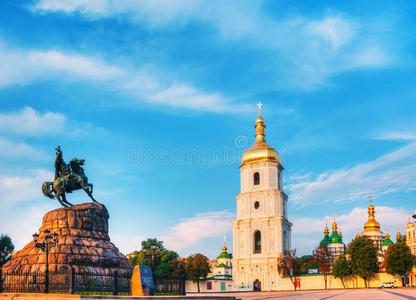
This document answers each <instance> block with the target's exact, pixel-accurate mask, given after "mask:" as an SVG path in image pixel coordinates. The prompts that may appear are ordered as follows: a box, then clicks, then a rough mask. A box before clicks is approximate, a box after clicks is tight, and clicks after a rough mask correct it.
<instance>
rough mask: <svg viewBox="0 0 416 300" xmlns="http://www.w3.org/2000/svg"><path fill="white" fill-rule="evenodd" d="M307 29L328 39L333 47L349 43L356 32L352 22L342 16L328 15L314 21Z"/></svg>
mask: <svg viewBox="0 0 416 300" xmlns="http://www.w3.org/2000/svg"><path fill="white" fill-rule="evenodd" d="M307 29H308V30H310V32H311V33H312V34H313V35H317V36H319V37H321V38H322V39H324V40H326V41H328V42H329V43H330V44H331V45H332V47H333V48H339V47H341V46H342V45H344V44H346V43H348V42H349V41H350V40H351V39H352V38H353V37H354V35H355V34H356V29H355V28H354V25H353V24H352V22H348V21H347V20H345V19H344V18H342V17H327V18H325V19H323V20H320V21H312V22H310V23H309V24H308V26H307Z"/></svg>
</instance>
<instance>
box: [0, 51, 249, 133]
mask: <svg viewBox="0 0 416 300" xmlns="http://www.w3.org/2000/svg"><path fill="white" fill-rule="evenodd" d="M0 65H1V66H2V70H1V71H0V87H2V86H3V87H4V86H9V85H14V84H29V83H31V82H34V81H38V80H51V79H53V80H55V79H57V78H58V79H59V80H63V81H68V80H70V81H88V82H90V84H101V85H100V88H105V89H107V90H109V91H112V92H116V93H121V94H123V95H126V96H128V97H127V98H128V99H126V101H125V102H124V104H125V105H127V106H133V107H134V106H138V104H137V103H138V102H141V101H144V102H148V103H150V104H159V105H161V104H163V105H167V106H170V107H180V108H188V109H194V110H203V111H212V112H225V111H230V112H241V110H242V109H244V106H243V105H233V104H232V103H230V101H229V100H228V99H225V98H224V97H223V96H222V95H221V94H218V93H206V92H204V91H201V90H199V89H197V88H196V87H194V86H192V85H190V84H188V83H186V82H180V81H178V80H177V79H175V76H176V75H169V74H166V73H163V72H159V71H156V70H155V69H154V68H151V67H146V68H144V67H143V68H139V69H135V70H131V69H127V68H123V67H119V66H115V65H111V64H108V63H105V62H103V61H101V60H100V59H98V58H96V57H88V56H83V55H79V54H67V53H63V52H59V51H56V50H48V51H31V50H29V51H22V50H20V49H10V48H5V47H2V46H1V44H0ZM102 83H105V85H102ZM17 117H19V116H8V117H7V116H5V115H0V129H1V127H3V128H4V124H11V122H12V121H13V119H15V121H13V122H14V123H12V125H14V126H13V127H10V130H11V131H14V132H17V131H19V132H25V130H22V128H23V129H28V132H29V133H30V132H34V131H39V129H43V130H42V131H43V132H44V131H46V130H49V131H59V130H60V129H62V126H63V124H64V122H65V117H64V116H63V115H61V114H56V113H47V114H45V115H39V114H37V113H36V111H34V110H33V109H31V108H26V109H25V110H24V111H23V112H22V113H21V116H20V117H21V120H23V119H24V120H28V121H29V123H27V125H26V124H25V123H20V122H18V121H19V119H17ZM2 119H3V122H2ZM32 125H34V126H33V127H32ZM51 125H53V126H51ZM41 126H43V127H42V128H40V127H41Z"/></svg>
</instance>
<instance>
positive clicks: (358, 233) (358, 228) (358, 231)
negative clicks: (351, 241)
mask: <svg viewBox="0 0 416 300" xmlns="http://www.w3.org/2000/svg"><path fill="white" fill-rule="evenodd" d="M359 237H360V227H359V226H358V225H357V234H356V235H355V238H356V239H357V238H359Z"/></svg>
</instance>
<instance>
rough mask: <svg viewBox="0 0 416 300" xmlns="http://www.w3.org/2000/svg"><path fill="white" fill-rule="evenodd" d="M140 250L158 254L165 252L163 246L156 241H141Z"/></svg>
mask: <svg viewBox="0 0 416 300" xmlns="http://www.w3.org/2000/svg"><path fill="white" fill-rule="evenodd" d="M142 250H144V251H152V252H160V251H163V250H165V246H164V245H163V242H162V241H159V240H158V239H147V240H145V241H142Z"/></svg>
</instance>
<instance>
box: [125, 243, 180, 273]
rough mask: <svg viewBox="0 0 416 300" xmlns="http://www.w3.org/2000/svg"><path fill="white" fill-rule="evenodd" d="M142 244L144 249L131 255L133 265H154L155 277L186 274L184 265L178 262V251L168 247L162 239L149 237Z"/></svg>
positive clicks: (130, 259)
mask: <svg viewBox="0 0 416 300" xmlns="http://www.w3.org/2000/svg"><path fill="white" fill-rule="evenodd" d="M141 245H142V249H141V250H140V251H135V252H134V254H133V255H132V256H130V257H129V261H130V263H131V264H132V265H133V266H135V265H147V266H150V267H152V271H153V274H154V276H155V278H166V277H180V276H182V275H184V274H185V268H184V266H181V265H180V264H179V263H178V261H179V255H178V253H176V252H175V251H172V250H168V249H166V248H165V246H164V245H163V242H162V241H159V240H158V239H147V240H145V241H142V242H141ZM177 268H179V269H177Z"/></svg>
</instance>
